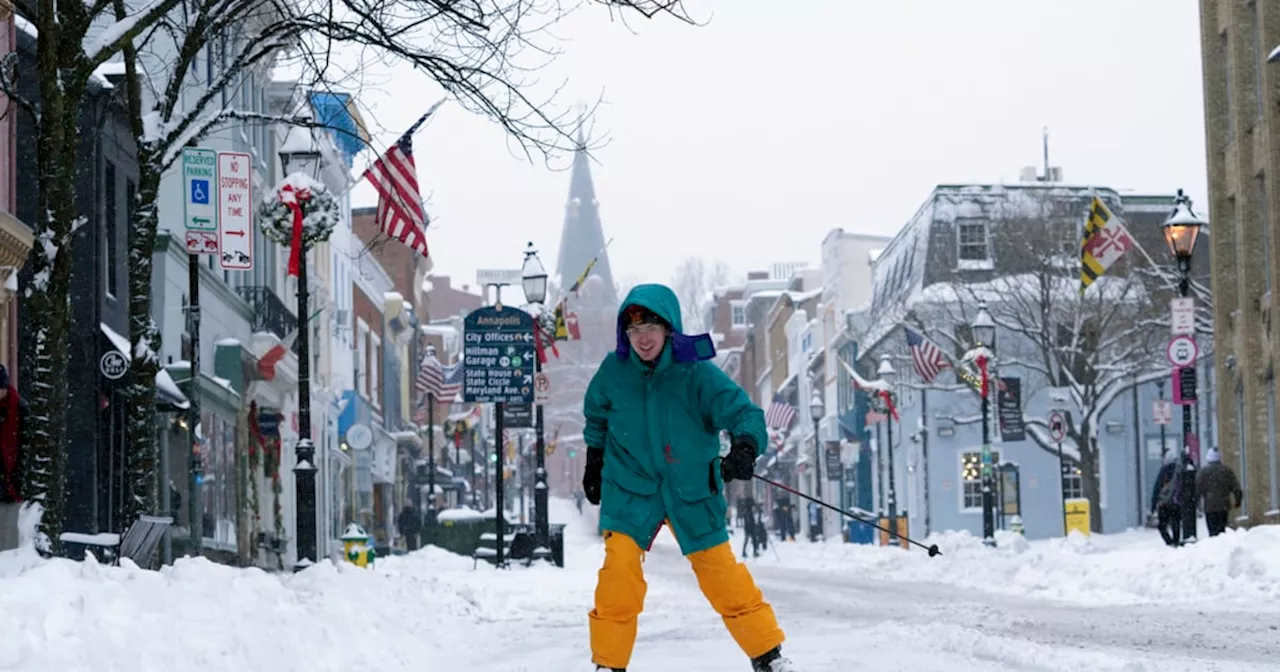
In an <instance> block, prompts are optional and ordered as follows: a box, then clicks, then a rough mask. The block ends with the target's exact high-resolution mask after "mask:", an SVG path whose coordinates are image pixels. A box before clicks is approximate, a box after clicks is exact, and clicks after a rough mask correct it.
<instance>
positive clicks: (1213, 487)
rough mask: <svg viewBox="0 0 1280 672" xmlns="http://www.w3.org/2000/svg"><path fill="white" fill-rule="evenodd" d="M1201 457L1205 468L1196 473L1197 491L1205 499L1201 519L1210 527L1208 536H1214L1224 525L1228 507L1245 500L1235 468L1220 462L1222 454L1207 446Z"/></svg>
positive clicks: (1228, 512)
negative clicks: (1208, 448) (1206, 451)
mask: <svg viewBox="0 0 1280 672" xmlns="http://www.w3.org/2000/svg"><path fill="white" fill-rule="evenodd" d="M1204 461H1205V466H1204V468H1202V469H1201V470H1200V473H1199V474H1198V475H1197V476H1196V492H1197V493H1198V494H1199V495H1200V501H1201V502H1203V503H1204V523H1205V526H1206V527H1208V528H1209V536H1211V537H1216V536H1218V535H1219V534H1222V533H1223V531H1225V530H1226V529H1227V518H1228V517H1229V516H1230V515H1231V509H1234V508H1237V507H1239V506H1240V504H1241V503H1242V502H1243V501H1244V491H1243V490H1242V489H1241V488H1240V479H1238V478H1236V472H1234V471H1232V470H1231V467H1228V466H1227V465H1225V464H1223V463H1222V455H1221V454H1220V453H1219V452H1218V451H1217V450H1216V449H1210V450H1209V452H1208V453H1207V454H1205V458H1204Z"/></svg>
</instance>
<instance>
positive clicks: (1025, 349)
mask: <svg viewBox="0 0 1280 672" xmlns="http://www.w3.org/2000/svg"><path fill="white" fill-rule="evenodd" d="M1023 205H1025V204H1023ZM1078 205H1079V204H1078V203H1077V202H1075V201H1065V202H1055V201H1052V200H1050V199H1044V200H1043V201H1042V202H1040V203H1038V204H1036V205H1035V206H1034V207H1033V208H1032V209H1031V210H1030V211H1024V212H1021V213H1020V214H1018V215H1015V216H1011V217H1004V218H1001V221H999V222H998V223H997V224H995V225H994V226H993V227H992V228H993V230H992V235H991V239H992V247H993V249H995V250H997V251H998V253H997V256H999V257H1000V258H1001V260H1002V262H1001V263H1002V265H1003V266H1004V267H1005V268H1002V269H1001V272H1000V273H999V274H996V276H995V277H991V275H990V274H987V276H986V277H982V276H973V275H971V276H970V277H968V278H959V279H958V281H956V282H949V283H940V284H936V285H932V286H930V287H928V288H926V289H925V290H924V293H923V294H924V296H923V297H922V300H921V301H920V303H918V304H917V305H916V306H915V308H914V311H913V313H912V314H911V315H909V316H908V322H909V323H911V324H912V325H913V326H914V327H915V328H917V329H919V330H920V331H922V332H923V333H924V334H925V335H926V336H928V337H929V338H930V339H932V340H933V341H934V342H935V343H937V344H938V345H940V346H942V347H951V348H954V352H953V354H954V355H955V357H954V359H953V361H954V362H956V363H957V366H962V365H960V361H961V359H962V357H961V355H962V353H964V352H965V351H966V350H967V349H969V348H971V347H972V346H973V341H972V338H971V333H970V332H971V330H970V327H969V325H971V324H972V322H973V319H974V317H975V315H976V312H977V309H978V305H979V304H980V303H981V302H985V303H986V305H987V309H988V311H989V312H990V314H991V316H992V318H993V319H994V320H995V322H996V325H997V348H996V354H997V362H998V364H999V366H1000V367H1001V368H1002V369H1003V371H1004V372H1008V371H1009V370H1010V369H1014V368H1016V369H1018V370H1020V372H1021V373H1022V374H1023V399H1024V404H1025V401H1026V400H1027V399H1030V398H1031V397H1032V396H1034V395H1036V394H1037V393H1039V392H1041V391H1043V390H1045V389H1046V388H1048V387H1055V388H1062V389H1065V390H1066V391H1067V394H1068V396H1069V400H1070V403H1069V404H1068V406H1069V408H1068V409H1067V410H1068V413H1067V414H1066V420H1067V428H1066V430H1067V431H1066V440H1065V441H1064V442H1063V452H1064V455H1065V457H1066V458H1067V459H1068V460H1069V461H1071V462H1074V463H1076V464H1077V465H1078V466H1079V468H1080V472H1081V482H1082V486H1083V490H1084V495H1085V497H1086V498H1087V499H1088V500H1089V502H1090V507H1091V508H1090V511H1091V521H1090V525H1091V527H1092V528H1093V529H1095V530H1101V529H1102V527H1101V526H1102V515H1101V511H1102V510H1101V507H1100V506H1099V495H1100V483H1099V471H1098V467H1099V445H1098V430H1099V425H1100V423H1101V418H1102V415H1103V413H1105V412H1106V411H1107V409H1108V408H1110V407H1111V404H1112V403H1113V402H1114V401H1115V400H1116V399H1117V398H1118V397H1119V396H1120V395H1121V394H1123V393H1125V392H1127V391H1129V390H1131V389H1133V387H1134V386H1136V385H1141V384H1144V383H1148V382H1151V381H1154V380H1156V379H1159V378H1162V377H1165V376H1167V375H1169V369H1168V364H1167V362H1165V356H1164V346H1165V344H1166V343H1167V342H1168V338H1169V332H1168V323H1167V321H1166V322H1164V323H1163V327H1161V318H1164V317H1165V316H1166V315H1167V312H1168V310H1167V306H1168V296H1169V295H1170V294H1169V292H1170V291H1171V288H1170V287H1169V286H1168V284H1167V283H1166V282H1165V281H1164V278H1165V277H1166V276H1165V275H1164V274H1163V273H1143V272H1136V271H1137V270H1138V268H1140V267H1141V266H1144V265H1146V261H1145V260H1144V259H1142V258H1141V256H1140V252H1138V251H1136V250H1135V251H1132V252H1130V253H1129V255H1128V256H1127V257H1126V260H1125V262H1124V263H1122V264H1121V265H1119V266H1117V267H1113V269H1112V270H1111V272H1110V273H1108V274H1106V275H1103V276H1102V277H1100V278H1099V279H1098V280H1097V281H1096V282H1095V283H1094V284H1093V285H1092V286H1091V287H1090V288H1089V290H1088V291H1087V292H1085V294H1084V295H1083V296H1082V295H1081V294H1080V291H1079V287H1080V270H1079V269H1080V262H1079V251H1078V250H1079V230H1078V227H1079V222H1080V219H1081V217H1080V213H1081V208H1079V207H1078ZM1166 319H1167V318H1166ZM962 368H965V369H966V370H967V371H968V373H969V374H970V375H972V374H974V373H975V372H974V371H973V369H972V366H971V365H970V366H968V367H962ZM993 375H994V374H993ZM943 377H945V376H940V377H939V379H938V380H939V381H941V380H942V378H943ZM961 387H970V386H969V385H968V384H966V383H962V382H961V383H959V384H958V385H956V386H951V387H950V389H959V388H961ZM976 402H977V395H975V403H976ZM993 413H994V407H993ZM993 417H994V416H993ZM1024 422H1025V424H1026V427H1027V434H1028V440H1030V441H1032V442H1033V443H1034V445H1036V446H1037V447H1039V448H1041V449H1043V450H1045V451H1046V452H1048V453H1050V454H1052V455H1055V456H1056V455H1057V451H1058V444H1057V443H1056V442H1054V441H1053V440H1052V439H1051V438H1050V436H1049V428H1048V422H1047V418H1045V417H1040V416H1034V415H1030V414H1027V415H1025V416H1024Z"/></svg>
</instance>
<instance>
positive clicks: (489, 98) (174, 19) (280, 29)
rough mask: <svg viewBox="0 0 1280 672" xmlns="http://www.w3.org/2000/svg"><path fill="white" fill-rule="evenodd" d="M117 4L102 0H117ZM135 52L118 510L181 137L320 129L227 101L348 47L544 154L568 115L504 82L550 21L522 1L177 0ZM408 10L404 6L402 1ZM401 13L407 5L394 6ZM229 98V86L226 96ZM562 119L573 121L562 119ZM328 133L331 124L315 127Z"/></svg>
mask: <svg viewBox="0 0 1280 672" xmlns="http://www.w3.org/2000/svg"><path fill="white" fill-rule="evenodd" d="M122 1H123V0H116V2H117V3H120V2H122ZM603 4H608V5H613V6H617V7H624V8H625V7H635V8H637V9H645V10H646V11H657V12H663V11H665V12H667V13H674V14H675V15H677V16H683V14H682V13H681V12H682V9H681V8H680V7H679V6H678V5H670V6H667V5H655V6H651V7H644V6H643V5H641V6H637V5H636V4H635V3H632V2H630V1H629V0H620V1H610V2H605V3H603ZM182 8H183V10H184V11H180V12H179V11H175V12H170V13H169V14H167V15H165V16H164V17H163V19H162V20H161V21H160V23H159V30H157V31H155V32H154V33H152V35H151V38H150V40H149V41H148V42H147V43H146V44H145V45H143V46H142V47H140V48H139V49H138V50H137V51H132V50H130V49H127V48H126V50H125V51H124V53H123V57H124V58H123V60H124V65H125V69H126V70H127V71H128V84H127V89H128V92H129V93H128V98H129V106H130V113H131V114H130V116H131V117H132V120H133V124H134V133H135V135H136V136H137V137H138V138H139V152H138V163H139V184H138V202H137V205H136V208H135V211H134V217H133V221H132V222H131V223H130V248H131V252H130V263H131V265H132V266H131V268H132V269H133V271H134V272H133V273H132V274H131V276H130V285H131V287H130V332H131V337H132V341H133V347H134V350H135V352H136V353H138V355H139V356H137V357H135V362H137V364H135V367H134V369H135V378H134V384H133V385H132V386H130V388H129V395H128V401H127V403H128V409H129V423H128V427H129V446H130V450H131V454H132V455H133V459H132V460H131V464H132V465H133V466H134V467H135V468H133V469H132V470H131V474H132V476H133V481H134V486H135V487H134V493H135V495H134V501H135V502H136V504H137V506H136V507H135V508H134V510H131V511H128V512H126V520H129V519H132V517H133V516H136V515H138V514H141V513H143V512H145V511H146V510H147V509H148V508H149V506H150V502H149V501H147V500H146V498H145V496H144V495H142V494H141V493H143V492H146V490H145V486H146V484H147V483H148V482H149V479H150V478H151V474H152V473H154V469H153V466H152V465H153V460H154V458H153V456H154V455H155V454H156V445H155V442H156V438H155V432H154V431H153V429H152V428H153V427H154V395H155V392H154V388H153V387H152V386H151V385H149V384H147V383H146V381H149V380H151V379H152V378H153V377H154V375H155V372H156V371H157V369H158V367H159V361H158V359H157V357H156V352H157V347H158V345H159V338H160V334H159V329H158V327H157V326H156V325H155V323H154V321H153V319H152V317H151V310H150V305H151V294H150V292H151V284H150V277H151V271H150V269H151V250H152V248H153V243H154V240H155V235H156V229H157V222H158V213H157V209H156V201H157V198H158V192H159V187H160V180H161V176H162V175H163V174H164V173H165V171H167V170H169V168H170V167H171V166H172V165H173V164H174V162H175V161H177V160H178V159H179V158H180V157H181V151H182V148H183V147H184V146H187V145H189V144H193V143H195V142H198V141H199V140H200V139H201V138H203V137H205V136H206V135H208V134H209V133H211V132H214V131H217V130H219V129H220V128H222V127H225V126H227V125H228V124H230V123H249V124H252V123H265V124H270V123H276V122H282V121H283V122H285V123H289V124H294V125H309V126H320V127H323V126H324V120H313V119H312V118H311V117H310V116H309V115H307V114H306V113H305V112H304V111H301V110H300V111H299V113H298V114H296V115H293V114H286V115H282V116H277V115H270V114H263V113H261V112H260V111H254V110H247V109H243V108H241V107H239V105H238V101H240V100H241V96H240V95H238V94H239V89H240V88H241V87H244V86H249V85H251V84H250V82H251V81H252V80H253V79H255V78H256V79H265V78H267V77H268V76H269V75H270V72H271V68H272V67H273V66H274V67H282V68H288V69H290V70H292V71H295V72H298V73H299V77H300V79H299V81H300V86H301V85H303V84H301V83H305V85H306V86H307V87H308V88H310V89H312V90H325V89H341V88H354V87H359V86H361V84H362V82H360V81H358V80H355V79H352V78H351V77H350V76H348V75H346V74H345V72H344V71H343V70H342V69H341V68H339V67H338V66H337V65H336V63H335V62H334V61H331V60H330V57H329V55H330V54H334V53H341V52H343V51H344V50H351V49H360V50H364V51H366V52H370V53H372V54H374V56H375V58H376V60H379V61H384V62H385V61H400V62H408V63H410V64H412V65H413V66H415V69H417V70H419V71H420V72H424V73H426V74H427V76H428V77H429V78H430V79H432V80H434V81H435V83H436V84H438V85H440V86H441V87H442V88H444V89H446V90H448V91H450V92H451V93H453V94H455V96H456V97H457V98H458V100H459V101H460V102H462V104H464V105H466V106H467V107H469V108H470V109H472V110H474V111H477V112H479V113H482V114H486V115H489V116H490V117H491V118H493V119H494V120H496V121H497V122H498V123H500V124H501V125H503V126H504V127H505V128H506V129H507V130H508V131H509V132H510V133H512V134H513V135H515V136H516V137H517V139H518V140H519V141H520V142H521V144H522V145H525V146H526V147H532V148H540V149H542V150H544V151H552V150H554V149H556V148H558V147H567V146H568V145H567V144H564V143H561V142H560V141H562V140H566V139H567V138H568V137H569V136H568V134H567V133H568V130H567V129H569V126H570V123H569V121H570V119H571V117H569V116H567V115H566V116H559V115H557V114H555V113H554V112H553V110H552V108H551V101H546V102H545V103H543V104H535V103H533V102H532V99H531V98H530V97H529V95H531V94H528V93H526V91H525V88H526V87H525V86H524V85H523V83H522V82H520V81H518V80H517V79H516V74H517V73H518V72H520V71H521V70H520V68H522V67H526V64H527V61H526V60H525V59H523V58H521V57H520V53H519V52H520V51H521V50H522V49H523V48H524V47H526V46H528V42H527V40H529V39H530V38H531V37H532V36H533V34H534V33H536V32H537V31H538V29H539V28H540V27H541V26H542V24H540V23H537V22H536V21H537V20H554V19H557V18H559V15H558V14H555V13H554V12H553V11H552V6H551V5H543V4H541V3H537V2H529V1H528V0H486V1H484V2H479V3H473V4H469V5H466V6H461V5H458V4H457V3H451V2H440V1H439V0H428V1H422V0H418V1H417V2H409V3H404V2H395V1H393V0H338V1H336V2H335V1H332V0H311V1H310V2H304V3H303V6H301V7H293V6H289V5H285V4H281V3H277V2H268V3H265V4H264V3H261V2H257V0H185V4H184V5H182ZM413 8H416V9H413ZM406 10H408V11H406ZM211 49H216V52H217V53H218V58H219V59H220V60H221V65H220V66H219V67H218V68H209V69H208V70H207V72H208V73H209V74H208V75H206V77H205V78H204V81H201V80H200V77H199V75H198V74H196V73H195V72H194V71H195V70H196V69H197V68H196V66H198V65H199V62H200V59H201V55H202V54H204V55H205V58H208V54H209V53H212V52H211ZM228 94H231V95H228ZM572 120H573V121H576V120H577V118H576V117H572ZM325 130H328V131H330V132H342V131H340V130H339V129H331V128H326V129H325Z"/></svg>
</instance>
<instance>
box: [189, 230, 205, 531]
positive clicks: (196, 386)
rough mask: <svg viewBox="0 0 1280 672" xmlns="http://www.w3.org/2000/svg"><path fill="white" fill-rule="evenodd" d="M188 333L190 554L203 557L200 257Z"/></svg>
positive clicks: (193, 268)
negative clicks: (200, 435) (189, 353)
mask: <svg viewBox="0 0 1280 672" xmlns="http://www.w3.org/2000/svg"><path fill="white" fill-rule="evenodd" d="M187 295H188V296H189V297H190V300H188V301H187V333H188V334H190V338H191V383H190V385H189V386H188V387H189V389H188V393H187V401H188V402H190V404H191V406H190V408H188V409H187V441H188V445H187V448H188V450H187V455H188V459H189V460H190V462H189V466H188V468H187V521H188V525H189V526H190V528H191V529H190V530H188V531H189V533H190V535H191V552H192V554H193V555H201V554H202V553H203V552H204V521H203V520H202V519H201V516H200V502H201V497H200V476H201V471H202V470H203V467H202V465H201V460H200V445H199V441H198V440H197V439H196V431H197V428H199V427H200V255H198V254H187Z"/></svg>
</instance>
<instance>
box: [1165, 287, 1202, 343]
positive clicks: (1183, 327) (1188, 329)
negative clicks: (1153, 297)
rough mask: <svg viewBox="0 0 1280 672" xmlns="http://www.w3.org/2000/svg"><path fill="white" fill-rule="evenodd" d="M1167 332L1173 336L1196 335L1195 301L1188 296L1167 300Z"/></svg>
mask: <svg viewBox="0 0 1280 672" xmlns="http://www.w3.org/2000/svg"><path fill="white" fill-rule="evenodd" d="M1169 331H1170V332H1171V333H1172V334H1173V335H1174V336H1191V335H1193V334H1195V333H1196V300H1195V299H1193V298H1191V297H1189V296H1179V297H1174V298H1172V299H1170V300H1169Z"/></svg>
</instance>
